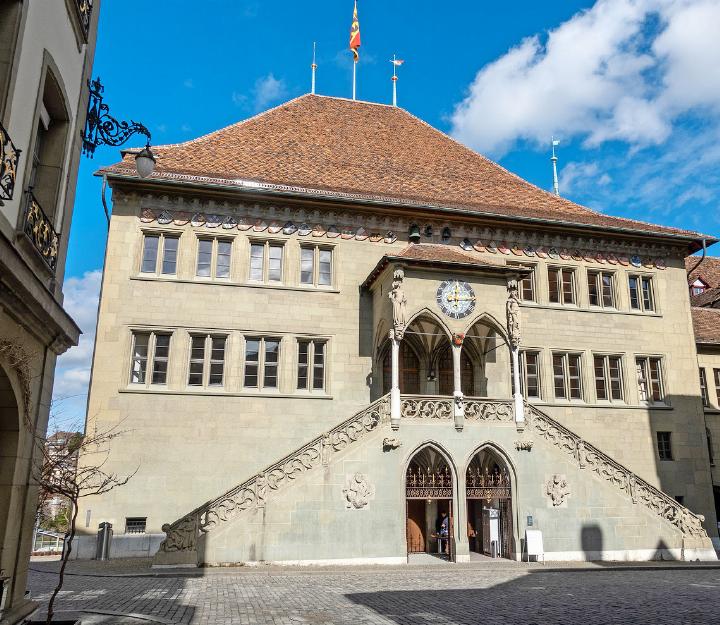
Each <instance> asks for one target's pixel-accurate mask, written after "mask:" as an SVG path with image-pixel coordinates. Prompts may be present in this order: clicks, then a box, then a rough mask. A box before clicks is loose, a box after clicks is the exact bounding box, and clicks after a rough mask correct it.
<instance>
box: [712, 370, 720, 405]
mask: <svg viewBox="0 0 720 625" xmlns="http://www.w3.org/2000/svg"><path fill="white" fill-rule="evenodd" d="M713 377H714V378H715V397H716V399H717V401H718V407H720V369H713Z"/></svg>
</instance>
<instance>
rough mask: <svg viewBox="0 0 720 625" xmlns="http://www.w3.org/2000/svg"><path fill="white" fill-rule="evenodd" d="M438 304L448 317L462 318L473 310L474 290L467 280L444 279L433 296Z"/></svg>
mask: <svg viewBox="0 0 720 625" xmlns="http://www.w3.org/2000/svg"><path fill="white" fill-rule="evenodd" d="M435 299H437V303H438V306H440V310H442V311H443V312H444V313H445V314H446V315H447V316H448V317H452V318H453V319H462V318H463V317H467V316H468V315H469V314H470V313H471V312H472V311H473V310H475V291H473V290H472V287H471V286H470V285H469V284H468V283H467V282H460V281H459V280H445V281H444V282H442V283H441V284H440V286H439V287H438V290H437V294H436V296H435Z"/></svg>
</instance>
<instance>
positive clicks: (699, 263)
mask: <svg viewBox="0 0 720 625" xmlns="http://www.w3.org/2000/svg"><path fill="white" fill-rule="evenodd" d="M706 256H707V239H703V240H702V256H701V257H700V260H699V261H698V262H697V265H695V266H694V267H693V268H692V269H691V270H690V271H688V274H687V275H688V283H689V279H690V274H691V273H692V272H693V271H697V268H698V267H699V266H700V265H702V263H703V261H704V260H705V258H706Z"/></svg>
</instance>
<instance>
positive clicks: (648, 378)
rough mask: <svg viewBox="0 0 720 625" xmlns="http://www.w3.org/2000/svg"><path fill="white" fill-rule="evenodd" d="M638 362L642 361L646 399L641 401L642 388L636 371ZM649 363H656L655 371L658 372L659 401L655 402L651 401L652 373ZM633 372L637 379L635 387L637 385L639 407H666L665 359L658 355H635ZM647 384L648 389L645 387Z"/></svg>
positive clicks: (652, 392)
mask: <svg viewBox="0 0 720 625" xmlns="http://www.w3.org/2000/svg"><path fill="white" fill-rule="evenodd" d="M638 361H642V367H643V371H642V372H643V375H644V382H645V385H646V389H645V394H646V398H645V399H643V396H642V395H643V388H642V384H641V381H640V377H639V375H637V374H638V373H639V370H638ZM651 361H657V363H658V364H657V371H658V379H657V382H658V386H659V389H660V399H659V400H655V399H653V394H654V391H653V388H652V385H653V379H652V373H651V369H650V363H651ZM635 371H636V378H637V385H638V399H639V400H640V404H641V405H646V406H667V405H668V402H667V387H666V383H665V359H664V357H663V356H658V355H647V354H636V355H635ZM648 383H649V387H648V386H647V385H648Z"/></svg>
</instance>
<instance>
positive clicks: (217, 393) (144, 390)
mask: <svg viewBox="0 0 720 625" xmlns="http://www.w3.org/2000/svg"><path fill="white" fill-rule="evenodd" d="M118 392H119V393H129V394H147V395H181V396H206V397H266V398H267V399H333V396H332V395H321V394H319V393H263V392H262V391H259V392H258V391H225V390H222V389H218V390H212V389H208V388H198V389H197V390H190V389H167V388H156V387H155V388H153V387H139V388H136V387H130V386H128V387H125V388H120V389H118Z"/></svg>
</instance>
